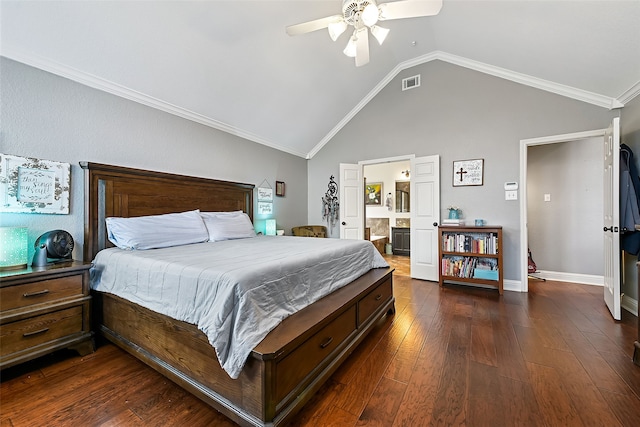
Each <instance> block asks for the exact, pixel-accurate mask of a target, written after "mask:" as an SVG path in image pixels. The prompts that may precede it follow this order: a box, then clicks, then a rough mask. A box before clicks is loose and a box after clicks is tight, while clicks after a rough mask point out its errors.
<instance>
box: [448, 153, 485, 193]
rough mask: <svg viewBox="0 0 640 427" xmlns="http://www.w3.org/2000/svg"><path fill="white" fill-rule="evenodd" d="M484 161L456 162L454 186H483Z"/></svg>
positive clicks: (454, 165) (454, 163)
mask: <svg viewBox="0 0 640 427" xmlns="http://www.w3.org/2000/svg"><path fill="white" fill-rule="evenodd" d="M483 180H484V159H473V160H455V161H454V162H453V186H454V187H463V186H467V185H482V184H483Z"/></svg>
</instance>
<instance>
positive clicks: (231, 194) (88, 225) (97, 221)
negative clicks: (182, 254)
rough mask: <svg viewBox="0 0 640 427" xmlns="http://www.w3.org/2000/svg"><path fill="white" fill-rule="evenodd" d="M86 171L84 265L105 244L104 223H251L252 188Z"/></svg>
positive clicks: (92, 166)
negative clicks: (189, 219) (192, 215)
mask: <svg viewBox="0 0 640 427" xmlns="http://www.w3.org/2000/svg"><path fill="white" fill-rule="evenodd" d="M80 166H81V167H82V169H84V191H85V195H84V199H85V207H84V259H85V260H86V261H91V260H92V259H94V257H95V255H96V254H97V253H98V251H100V250H101V249H104V248H106V247H109V246H113V245H112V244H111V243H110V242H109V241H108V240H107V230H106V225H105V218H106V217H110V216H119V217H135V216H143V215H158V214H165V213H173V212H184V211H189V210H194V209H200V210H201V211H209V212H212V211H215V212H222V211H237V210H242V211H244V212H246V213H247V214H248V215H249V217H250V218H251V219H252V220H253V188H254V185H253V184H241V183H237V182H229V181H219V180H215V179H207V178H198V177H193V176H186V175H176V174H170V173H164V172H153V171H147V170H143V169H133V168H127V167H122V166H111V165H104V164H99V163H90V162H80Z"/></svg>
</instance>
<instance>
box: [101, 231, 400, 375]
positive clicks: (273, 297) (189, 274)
mask: <svg viewBox="0 0 640 427" xmlns="http://www.w3.org/2000/svg"><path fill="white" fill-rule="evenodd" d="M93 264H94V266H93V268H92V270H91V273H92V274H91V287H92V289H95V290H97V291H101V292H108V293H112V294H115V295H118V296H120V297H122V298H125V299H127V300H129V301H132V302H134V303H136V304H139V305H141V306H144V307H147V308H149V309H151V310H154V311H156V312H159V313H162V314H165V315H167V316H170V317H173V318H174V319H178V320H182V321H185V322H189V323H192V324H195V325H197V326H198V328H199V329H200V330H201V331H203V332H204V333H205V334H206V335H207V337H208V338H209V342H210V343H211V345H212V346H213V347H214V348H215V351H216V354H217V356H218V360H219V361H220V365H221V366H222V368H223V369H224V370H225V371H227V373H228V374H229V376H231V378H237V377H238V375H239V374H240V371H241V370H242V367H243V365H244V363H245V361H246V359H247V357H248V356H249V354H250V353H251V350H252V349H253V348H254V347H255V346H256V345H257V344H258V343H259V342H260V341H262V339H263V338H264V337H265V336H266V335H267V334H268V333H269V331H271V330H272V329H273V328H275V327H276V326H277V325H278V324H279V323H280V322H281V321H282V320H283V319H284V318H285V317H287V316H289V315H291V314H292V313H295V312H296V311H298V310H300V309H302V308H304V307H306V306H307V305H309V304H311V303H313V302H315V301H317V300H318V299H320V298H322V297H323V296H325V295H327V294H329V293H331V292H333V291H335V290H336V289H338V288H340V287H342V286H344V285H346V284H347V283H349V282H351V281H353V280H354V279H356V278H358V277H359V276H361V275H362V274H364V273H366V272H367V271H368V270H370V269H371V268H379V267H387V266H388V264H387V263H386V261H385V260H384V258H383V257H382V256H381V255H380V254H379V253H378V251H377V250H376V249H375V247H374V246H373V245H372V244H371V242H369V241H365V240H339V239H314V238H308V237H289V236H258V237H255V238H250V239H241V240H227V241H222V242H212V243H198V244H193V245H185V246H179V247H173V248H164V249H152V250H145V251H129V250H122V249H118V248H110V249H105V250H103V251H100V252H99V253H98V255H97V256H96V258H95V260H94V261H93Z"/></svg>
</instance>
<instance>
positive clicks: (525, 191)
mask: <svg viewBox="0 0 640 427" xmlns="http://www.w3.org/2000/svg"><path fill="white" fill-rule="evenodd" d="M603 136H604V130H596V131H588V132H578V133H572V134H565V135H556V136H550V137H544V138H533V139H527V140H521V141H520V183H521V192H520V195H521V197H520V232H521V236H520V243H521V247H520V266H521V275H520V277H521V289H520V290H521V291H522V292H527V291H528V281H527V275H528V271H527V264H528V263H527V255H528V250H527V249H528V248H529V246H530V242H529V232H530V230H529V216H530V215H531V216H532V220H533V215H537V214H538V213H537V212H532V211H531V207H530V206H529V205H530V203H529V200H530V197H538V198H542V200H543V202H542V204H540V203H538V204H537V205H539V206H542V209H545V208H551V207H552V205H553V200H554V196H553V194H554V191H556V190H552V189H550V190H545V189H536V188H535V184H533V183H530V182H528V176H529V173H528V172H529V171H528V167H529V154H530V152H529V148H533V147H538V146H551V144H554V145H555V144H559V143H567V142H570V143H573V144H579V143H580V141H586V140H593V139H597V140H598V142H599V144H601V141H602V138H603ZM563 148H567V147H563ZM588 172H590V173H592V174H595V175H596V176H598V177H601V168H599V167H597V166H594V170H593V171H588ZM564 179H565V180H566V179H579V176H574V177H571V176H567V177H565V178H564ZM529 187H532V188H531V189H530V188H529ZM556 189H557V188H556ZM530 192H531V193H532V194H529V193H530ZM556 194H557V195H558V196H559V197H562V196H561V193H556ZM590 196H591V195H590ZM597 196H598V197H599V199H598V200H600V201H601V199H602V192H600V194H598V195H597ZM547 199H548V201H546V202H545V201H544V200H547ZM532 204H533V203H532ZM545 204H548V206H544V205H545ZM549 210H551V209H549ZM580 214H581V213H580V212H571V211H570V212H568V213H566V215H568V216H569V218H564V217H563V218H559V219H558V217H557V216H555V220H556V221H558V222H563V221H565V220H566V221H569V222H567V224H569V225H571V226H574V223H572V222H571V220H572V219H575V218H578V215H580ZM552 221H553V220H552ZM532 225H533V224H532ZM553 225H554V226H555V224H553ZM550 227H551V226H550ZM601 229H602V228H599V229H598V231H600V230H601ZM574 234H576V233H574ZM574 240H575V239H572V238H571V237H569V238H565V239H562V238H558V237H557V236H556V238H555V239H554V240H553V242H543V243H541V244H545V245H546V244H549V245H550V246H549V247H554V248H557V247H558V244H564V243H566V244H571V243H573V242H574ZM599 243H600V244H602V243H601V241H600V242H599ZM539 244H540V243H539ZM572 247H573V248H575V247H577V246H575V245H572ZM534 254H535V251H534ZM572 255H574V256H573V257H572V258H575V256H579V255H578V254H572ZM556 257H557V256H556ZM601 259H602V257H600V258H599V260H598V265H601V264H602V262H601ZM567 261H568V260H567ZM536 263H537V264H538V267H539V269H541V270H544V269H545V267H544V266H543V265H541V263H540V262H539V261H538V260H536ZM573 277H574V278H579V279H576V280H570V279H569V278H568V277H564V278H563V279H564V280H565V281H579V282H581V283H585V282H586V283H589V282H592V281H594V280H595V281H597V277H598V275H597V274H593V275H580V274H577V275H573ZM556 280H562V279H558V278H556ZM592 284H598V283H592Z"/></svg>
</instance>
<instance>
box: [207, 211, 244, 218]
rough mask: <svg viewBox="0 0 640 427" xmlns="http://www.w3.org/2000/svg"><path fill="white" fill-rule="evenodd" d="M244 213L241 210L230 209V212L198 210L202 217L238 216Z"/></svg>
mask: <svg viewBox="0 0 640 427" xmlns="http://www.w3.org/2000/svg"><path fill="white" fill-rule="evenodd" d="M242 214H244V212H243V211H231V212H200V216H201V217H202V219H205V218H207V217H208V218H212V217H216V216H240V215H242Z"/></svg>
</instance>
